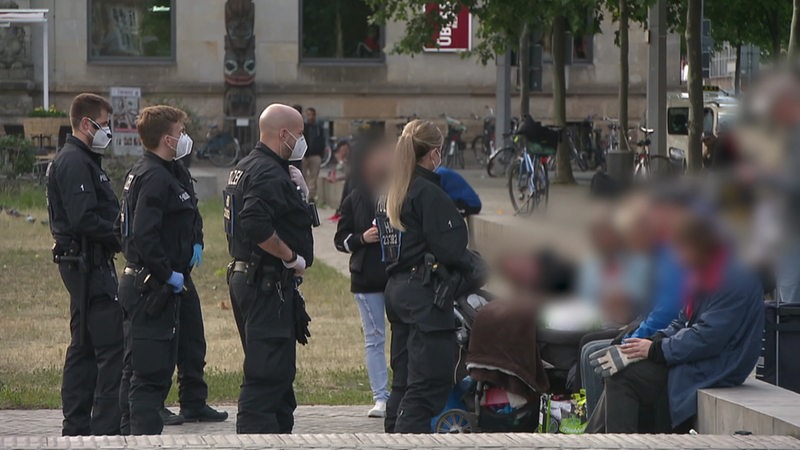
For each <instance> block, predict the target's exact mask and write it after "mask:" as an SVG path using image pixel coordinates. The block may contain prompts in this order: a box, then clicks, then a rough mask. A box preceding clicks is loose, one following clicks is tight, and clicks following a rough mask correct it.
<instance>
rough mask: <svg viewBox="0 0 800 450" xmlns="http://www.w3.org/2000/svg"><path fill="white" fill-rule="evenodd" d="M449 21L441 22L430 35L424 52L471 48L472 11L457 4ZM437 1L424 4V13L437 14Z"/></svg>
mask: <svg viewBox="0 0 800 450" xmlns="http://www.w3.org/2000/svg"><path fill="white" fill-rule="evenodd" d="M456 11H457V12H456V15H455V17H454V18H453V20H452V21H450V23H445V24H442V26H441V28H440V29H439V30H438V32H436V33H435V34H434V35H433V37H432V42H431V43H430V45H426V46H425V47H424V48H423V49H424V50H425V51H426V52H461V51H465V50H471V49H472V13H470V12H469V9H468V8H467V7H465V6H459V7H458V9H457V10H456ZM438 13H439V4H438V3H427V4H425V14H438Z"/></svg>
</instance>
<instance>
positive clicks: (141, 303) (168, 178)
mask: <svg viewBox="0 0 800 450" xmlns="http://www.w3.org/2000/svg"><path fill="white" fill-rule="evenodd" d="M186 118H187V117H186V114H185V113H184V112H183V111H181V110H179V109H177V108H173V107H170V106H161V105H160V106H151V107H148V108H145V109H143V110H142V111H141V114H140V115H139V119H138V120H137V122H136V126H137V129H138V131H139V137H140V138H141V140H142V144H143V145H144V147H145V149H146V151H145V154H144V156H143V157H142V159H141V160H139V162H137V163H136V165H135V166H134V167H133V168H132V169H131V171H130V172H129V173H128V177H127V178H126V180H125V187H124V189H123V196H122V206H121V212H120V217H119V222H118V227H119V233H120V235H121V237H122V251H123V253H124V254H125V259H126V260H127V263H126V266H125V270H124V272H123V276H122V279H121V280H120V284H119V299H120V303H121V304H122V308H123V310H124V312H125V345H126V347H125V376H124V379H123V387H122V389H121V392H120V404H121V406H122V409H123V432H130V434H134V435H137V434H160V433H161V431H162V429H163V422H162V419H161V416H160V414H159V412H160V411H161V409H162V405H163V404H164V399H165V398H166V396H167V394H168V392H169V388H170V384H171V382H172V373H173V371H174V370H175V364H176V359H177V353H178V334H179V332H180V330H179V328H178V327H179V311H180V302H181V297H182V296H183V295H189V294H188V288H187V286H191V285H190V284H189V283H190V281H188V276H189V271H190V262H191V260H192V256H193V247H194V244H195V243H196V242H195V227H196V224H197V218H196V215H197V208H196V200H195V198H194V190H193V188H192V185H191V182H190V180H188V178H187V177H185V174H184V172H185V170H186V169H185V168H184V167H183V166H182V165H181V164H180V163H178V162H177V161H176V160H177V159H180V158H182V157H184V156H187V155H188V154H189V153H190V152H191V148H192V140H191V138H190V137H189V136H188V135H187V134H186V131H185V127H184V123H185V122H186ZM128 383H129V388H128V386H127V385H128ZM128 414H129V423H126V420H127V419H128V417H127V415H128Z"/></svg>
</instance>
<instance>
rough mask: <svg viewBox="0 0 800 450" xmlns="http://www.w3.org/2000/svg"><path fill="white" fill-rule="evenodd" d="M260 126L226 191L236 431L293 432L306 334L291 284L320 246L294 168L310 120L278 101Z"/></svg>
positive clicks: (264, 114) (301, 154)
mask: <svg viewBox="0 0 800 450" xmlns="http://www.w3.org/2000/svg"><path fill="white" fill-rule="evenodd" d="M259 130H260V139H259V143H258V144H257V145H256V147H255V149H254V150H253V151H252V152H251V153H250V154H249V155H247V156H246V157H245V158H244V159H242V160H241V161H240V162H239V163H238V164H237V165H236V167H235V168H234V169H233V170H232V171H231V173H230V176H229V179H228V185H227V188H226V189H225V211H224V221H225V231H226V233H227V235H228V250H229V253H230V255H231V257H233V259H234V261H233V262H232V263H231V265H230V266H229V280H228V282H229V287H230V295H231V304H232V306H233V313H234V318H235V319H236V326H237V328H238V330H239V336H240V337H241V340H242V347H243V349H244V355H245V356H244V380H243V382H242V389H241V392H240V394H239V410H238V415H237V420H236V432H237V433H290V432H291V431H292V427H293V426H294V417H293V413H294V410H295V407H296V406H297V402H296V401H295V396H294V389H293V387H292V383H293V382H294V377H295V372H296V368H295V357H296V344H295V339H301V340H302V338H303V337H302V336H299V335H298V334H297V331H296V330H295V321H296V319H297V317H298V311H297V310H296V305H297V304H296V301H295V299H294V298H293V289H294V286H291V285H290V283H293V282H294V278H295V277H302V276H303V273H304V272H305V269H306V267H307V266H310V265H311V262H312V258H313V249H314V245H313V239H312V235H311V226H312V216H311V214H309V205H308V204H307V203H306V201H305V200H304V195H306V194H305V191H304V189H302V188H301V187H300V186H298V185H297V183H296V182H293V181H292V178H291V176H290V166H289V160H292V161H297V160H301V159H302V158H303V155H304V154H305V150H306V144H305V139H304V137H303V118H302V116H301V115H300V113H298V112H297V111H296V110H295V109H293V108H292V107H290V106H287V105H280V104H273V105H270V106H269V107H267V109H265V110H264V112H263V113H262V114H261V117H260V119H259ZM298 175H299V174H298ZM296 178H297V177H296ZM299 178H300V179H302V177H299ZM287 274H288V277H287Z"/></svg>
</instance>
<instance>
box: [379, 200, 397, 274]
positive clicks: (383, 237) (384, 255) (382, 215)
mask: <svg viewBox="0 0 800 450" xmlns="http://www.w3.org/2000/svg"><path fill="white" fill-rule="evenodd" d="M375 224H376V225H377V226H378V236H379V237H380V243H381V260H382V261H383V262H384V263H385V264H387V265H388V264H393V263H396V262H397V260H398V259H400V244H401V243H402V241H403V233H402V232H401V231H400V230H397V229H395V228H394V227H392V224H391V223H390V222H389V214H388V213H387V210H386V195H381V196H380V198H379V199H378V207H377V209H376V211H375Z"/></svg>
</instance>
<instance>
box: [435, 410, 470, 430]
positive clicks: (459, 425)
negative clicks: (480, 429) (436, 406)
mask: <svg viewBox="0 0 800 450" xmlns="http://www.w3.org/2000/svg"><path fill="white" fill-rule="evenodd" d="M474 429H475V427H474V426H473V419H472V414H470V413H468V412H467V411H464V410H463V409H451V410H450V411H447V412H445V413H444V414H442V416H441V417H439V420H437V421H436V430H435V431H436V432H437V433H455V434H461V433H472V432H473V431H474Z"/></svg>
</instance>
